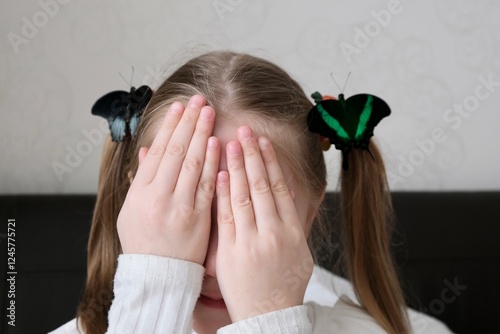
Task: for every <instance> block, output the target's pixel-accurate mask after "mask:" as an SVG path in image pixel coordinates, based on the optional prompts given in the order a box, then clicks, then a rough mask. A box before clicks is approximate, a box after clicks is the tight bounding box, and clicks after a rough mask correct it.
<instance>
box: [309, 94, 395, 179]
mask: <svg viewBox="0 0 500 334" xmlns="http://www.w3.org/2000/svg"><path fill="white" fill-rule="evenodd" d="M311 96H312V98H314V100H315V102H316V105H315V106H314V107H313V108H312V109H311V111H310V112H309V114H308V115H307V122H308V124H309V129H310V130H311V131H312V132H314V133H319V134H320V135H321V136H323V137H326V138H329V139H330V142H331V143H332V144H334V145H335V148H336V149H338V150H340V151H342V153H343V155H344V159H343V160H344V162H343V168H344V169H345V170H346V169H347V168H348V166H347V159H345V158H346V155H347V153H348V152H349V151H350V150H351V149H352V148H361V149H365V150H368V144H369V142H370V137H371V136H373V129H374V128H375V126H376V125H377V124H378V123H379V122H380V120H381V119H382V118H384V117H386V116H388V115H389V114H390V113H391V110H390V108H389V106H388V105H387V103H385V101H384V100H382V99H381V98H379V97H376V96H374V95H371V94H358V95H354V96H351V97H349V98H348V99H347V100H346V99H345V98H344V94H340V95H339V99H338V100H322V96H321V94H320V93H318V92H315V93H314V94H312V95H311Z"/></svg>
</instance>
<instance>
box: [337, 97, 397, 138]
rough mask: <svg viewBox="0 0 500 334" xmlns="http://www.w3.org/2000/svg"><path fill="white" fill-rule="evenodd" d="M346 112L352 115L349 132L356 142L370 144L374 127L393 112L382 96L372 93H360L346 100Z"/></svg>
mask: <svg viewBox="0 0 500 334" xmlns="http://www.w3.org/2000/svg"><path fill="white" fill-rule="evenodd" d="M345 106H346V113H347V115H349V116H350V118H351V120H350V122H349V132H350V134H351V136H352V138H353V140H354V143H355V144H357V145H360V146H361V147H365V146H368V142H369V140H370V137H372V136H373V129H374V128H375V126H376V125H377V124H378V123H379V122H380V120H382V118H384V117H386V116H389V115H390V114H391V109H390V108H389V105H387V103H386V102H385V101H384V100H382V99H381V98H379V97H377V96H374V95H371V94H358V95H353V96H351V97H349V98H348V99H347V100H346V101H345Z"/></svg>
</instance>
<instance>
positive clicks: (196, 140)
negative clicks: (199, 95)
mask: <svg viewBox="0 0 500 334" xmlns="http://www.w3.org/2000/svg"><path fill="white" fill-rule="evenodd" d="M214 119H215V111H214V109H213V108H212V107H207V106H205V107H203V108H202V109H201V113H200V117H199V118H198V122H197V123H196V129H195V131H194V134H193V137H192V139H191V143H190V144H189V148H188V151H187V153H186V157H185V158H184V162H183V164H182V168H181V171H180V174H179V178H178V180H177V184H176V186H175V192H176V194H179V195H180V196H182V198H190V199H192V201H195V193H196V189H197V186H198V184H199V182H198V181H200V175H201V173H202V170H203V169H204V168H205V166H204V165H205V164H206V163H211V167H213V162H214V157H213V156H211V160H210V161H207V160H206V159H205V153H206V152H207V142H208V138H209V137H210V135H211V134H212V129H213V125H214ZM211 152H212V151H211ZM217 164H218V162H217ZM216 175H217V168H215V171H214V170H213V168H212V169H211V175H210V180H207V179H205V180H204V182H207V181H209V183H208V184H215V177H216ZM204 184H205V183H204ZM204 184H202V185H204ZM208 184H207V185H208ZM211 190H212V194H210V196H213V191H214V186H212V187H211ZM192 204H193V203H191V205H192Z"/></svg>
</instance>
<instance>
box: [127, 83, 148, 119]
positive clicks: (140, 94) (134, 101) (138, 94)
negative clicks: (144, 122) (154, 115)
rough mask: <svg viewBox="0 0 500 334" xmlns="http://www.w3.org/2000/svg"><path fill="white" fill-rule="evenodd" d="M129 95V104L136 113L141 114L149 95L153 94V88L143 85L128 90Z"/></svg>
mask: <svg viewBox="0 0 500 334" xmlns="http://www.w3.org/2000/svg"><path fill="white" fill-rule="evenodd" d="M130 95H131V97H130V103H131V105H132V106H133V108H134V109H135V111H136V112H137V113H139V114H141V113H142V111H143V110H144V108H146V106H147V105H148V103H149V100H151V97H152V96H153V90H152V89H151V88H149V87H148V86H146V85H144V86H141V87H139V88H137V89H135V90H132V91H131V92H130Z"/></svg>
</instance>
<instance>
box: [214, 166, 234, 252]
mask: <svg viewBox="0 0 500 334" xmlns="http://www.w3.org/2000/svg"><path fill="white" fill-rule="evenodd" d="M216 194H217V226H218V230H219V232H218V233H219V245H218V248H219V252H220V251H222V249H223V248H224V247H225V246H226V245H232V244H234V240H235V235H236V229H235V224H234V215H233V211H232V208H231V196H230V190H229V173H228V172H226V171H221V172H219V173H218V174H217V186H216Z"/></svg>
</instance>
